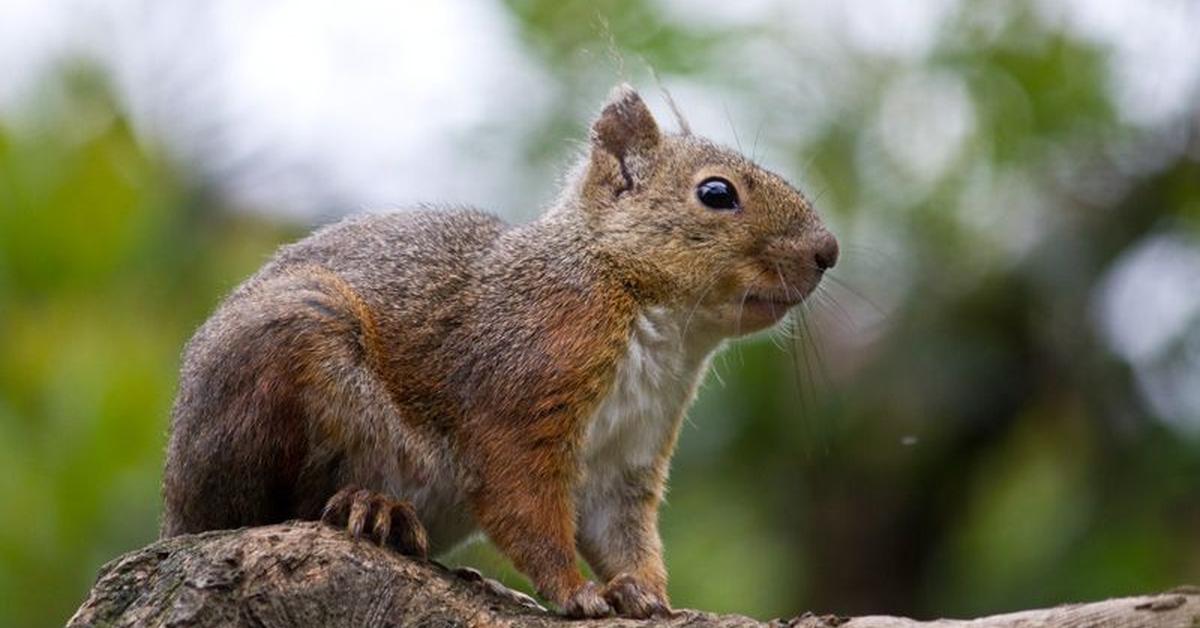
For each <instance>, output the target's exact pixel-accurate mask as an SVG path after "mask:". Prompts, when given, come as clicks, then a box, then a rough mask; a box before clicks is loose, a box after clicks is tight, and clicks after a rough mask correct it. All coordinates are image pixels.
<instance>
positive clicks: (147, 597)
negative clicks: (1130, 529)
mask: <svg viewBox="0 0 1200 628" xmlns="http://www.w3.org/2000/svg"><path fill="white" fill-rule="evenodd" d="M168 624H170V625H188V626H192V625H195V626H565V625H568V624H570V625H574V626H643V625H650V624H654V625H666V626H690V627H702V626H797V627H803V628H826V627H831V626H841V627H842V628H894V627H901V626H904V627H952V626H974V627H978V628H993V627H994V628H1000V627H1014V628H1015V627H1018V626H1020V627H1022V628H1026V627H1031V626H1068V627H1069V626H1079V627H1082V626H1122V627H1135V626H1180V627H1191V628H1195V627H1200V587H1181V588H1179V589H1177V590H1174V591H1171V592H1168V593H1163V594H1160V595H1151V596H1144V597H1134V598H1121V599H1113V600H1107V601H1104V602H1096V603H1092V604H1073V605H1068V606H1060V607H1056V608H1050V609H1042V610H1032V611H1023V612H1020V613H1012V614H1007V615H996V616H992V617H985V618H981V619H974V620H938V621H932V622H920V621H914V620H910V619H905V618H899V617H881V616H874V617H857V618H838V617H832V616H815V615H811V614H808V615H804V616H801V617H796V618H794V619H790V620H780V619H776V620H773V621H771V622H767V623H761V622H758V621H755V620H752V619H750V618H747V617H741V616H738V615H714V614H711V613H702V612H697V611H680V612H679V613H678V614H677V615H676V616H675V617H672V618H670V619H666V620H659V621H657V622H639V621H631V620H622V619H604V620H592V621H570V620H567V619H564V618H561V617H558V616H557V615H554V614H552V613H549V612H546V611H544V610H538V609H536V608H530V607H528V606H523V605H521V604H520V603H518V602H517V601H515V600H513V599H510V598H508V597H506V596H504V595H501V594H499V593H497V592H496V590H495V589H494V585H489V584H488V583H487V582H486V581H483V580H480V579H478V578H469V577H463V576H462V575H459V574H457V573H455V572H453V571H451V570H449V569H446V568H445V567H442V566H441V565H438V564H436V563H429V562H417V561H413V560H409V559H406V558H404V557H401V556H399V555H397V554H395V553H394V552H391V551H389V550H385V549H381V548H379V547H376V546H374V545H371V544H369V543H366V542H361V541H353V540H350V539H349V538H347V537H346V536H345V535H344V534H343V533H341V532H339V531H336V530H334V529H332V528H329V527H326V526H323V525H320V524H316V523H287V524H281V525H274V526H267V527H262V528H250V529H243V530H231V531H219V532H208V533H204V534H199V535H193V536H182V537H176V538H173V539H167V540H164V541H159V542H157V543H154V544H152V545H150V546H149V547H146V548H144V549H141V550H138V551H135V552H131V553H129V554H127V555H125V556H122V557H120V558H118V559H116V560H114V561H112V562H110V563H109V564H108V565H105V566H104V568H103V569H102V570H101V572H100V577H99V579H98V581H97V582H96V585H95V587H93V589H92V591H91V593H90V594H89V595H88V598H87V600H85V601H84V603H83V605H82V606H81V607H80V608H79V610H78V611H77V612H76V613H75V616H74V617H72V618H71V620H70V625H72V626H93V625H101V626H108V625H119V626H126V625H136V626H146V625H168Z"/></svg>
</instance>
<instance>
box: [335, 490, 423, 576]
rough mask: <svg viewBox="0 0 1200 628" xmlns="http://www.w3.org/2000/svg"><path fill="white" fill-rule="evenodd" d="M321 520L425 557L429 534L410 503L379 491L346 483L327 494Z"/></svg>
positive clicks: (393, 547)
mask: <svg viewBox="0 0 1200 628" xmlns="http://www.w3.org/2000/svg"><path fill="white" fill-rule="evenodd" d="M321 521H323V522H324V523H326V524H328V525H331V526H333V527H335V528H339V529H345V530H346V531H347V532H348V533H349V534H350V536H352V537H354V538H356V539H369V540H371V541H374V542H376V543H378V544H379V545H381V546H384V547H390V548H392V549H394V550H396V551H397V552H399V553H401V554H403V555H405V556H411V557H413V558H419V559H421V560H425V559H427V558H428V556H429V538H428V535H427V534H426V532H425V526H423V525H422V524H421V520H420V519H419V518H417V512H416V510H414V509H413V507H412V504H411V503H409V502H407V501H403V500H398V499H393V498H391V497H388V496H387V495H384V494H382V493H377V492H375V491H372V490H369V489H365V488H359V487H357V486H347V487H345V488H343V489H342V490H340V491H338V492H337V493H336V494H334V496H333V497H330V498H329V501H328V502H326V503H325V509H324V511H322V513H321Z"/></svg>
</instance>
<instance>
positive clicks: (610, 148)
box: [592, 83, 659, 161]
mask: <svg viewBox="0 0 1200 628" xmlns="http://www.w3.org/2000/svg"><path fill="white" fill-rule="evenodd" d="M658 141H659V132H658V123H656V122H655V121H654V115H653V114H651V113H650V109H649V108H648V107H646V103H645V102H642V97H641V96H638V93H637V92H636V91H634V89H633V88H632V87H630V86H629V85H628V84H626V83H622V84H621V85H618V86H616V87H614V88H613V90H612V93H610V94H609V95H608V102H607V103H605V104H604V109H603V110H601V111H600V117H598V118H596V121H595V122H593V123H592V145H593V146H594V147H596V148H599V149H602V150H604V151H606V152H608V153H609V154H611V155H612V156H613V157H616V158H617V159H618V160H621V161H624V160H625V158H626V157H627V156H629V155H633V154H638V153H644V152H647V151H649V150H651V149H653V148H654V147H655V146H658Z"/></svg>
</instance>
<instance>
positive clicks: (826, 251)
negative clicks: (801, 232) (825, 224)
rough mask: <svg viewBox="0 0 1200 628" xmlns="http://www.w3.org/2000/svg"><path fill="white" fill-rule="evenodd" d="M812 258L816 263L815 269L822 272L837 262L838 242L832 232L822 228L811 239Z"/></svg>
mask: <svg viewBox="0 0 1200 628" xmlns="http://www.w3.org/2000/svg"><path fill="white" fill-rule="evenodd" d="M813 260H814V261H815V262H816V263H817V269H818V270H820V271H822V272H824V271H826V270H829V269H830V268H833V266H834V264H837V260H838V242H837V238H835V237H833V234H832V233H829V232H828V231H826V230H824V229H822V230H821V233H820V235H818V236H817V237H816V238H815V239H814V240H813Z"/></svg>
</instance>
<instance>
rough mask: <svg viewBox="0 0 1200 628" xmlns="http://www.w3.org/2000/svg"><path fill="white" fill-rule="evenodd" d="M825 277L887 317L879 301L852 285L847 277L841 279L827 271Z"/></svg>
mask: <svg viewBox="0 0 1200 628" xmlns="http://www.w3.org/2000/svg"><path fill="white" fill-rule="evenodd" d="M825 278H826V279H828V280H829V281H830V282H832V284H833V285H835V286H837V287H839V288H841V289H843V290H845V291H846V292H849V293H850V294H852V295H854V296H856V297H858V298H859V299H861V300H862V301H863V302H864V303H866V304H867V305H869V306H871V307H872V308H873V309H874V310H875V313H877V314H879V315H880V316H882V317H884V318H887V315H888V313H887V312H886V311H885V310H884V309H883V308H882V307H881V306H880V305H879V304H878V303H876V302H875V301H874V300H872V299H871V298H870V297H868V296H867V295H865V294H863V293H862V292H861V291H859V290H857V289H855V288H854V286H851V285H850V284H849V283H847V282H846V280H845V279H839V278H838V277H835V276H833V274H831V273H826V274H825Z"/></svg>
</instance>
